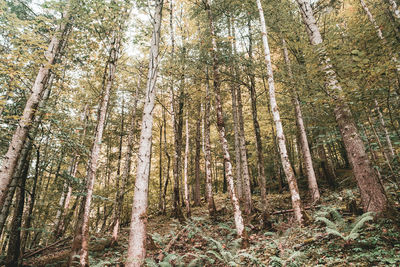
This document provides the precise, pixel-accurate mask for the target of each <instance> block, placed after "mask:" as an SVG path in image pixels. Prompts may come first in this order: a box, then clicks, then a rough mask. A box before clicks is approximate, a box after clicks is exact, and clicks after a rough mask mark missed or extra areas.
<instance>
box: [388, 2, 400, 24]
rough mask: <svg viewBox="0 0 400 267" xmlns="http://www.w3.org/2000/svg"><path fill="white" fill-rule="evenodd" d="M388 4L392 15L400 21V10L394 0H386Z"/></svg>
mask: <svg viewBox="0 0 400 267" xmlns="http://www.w3.org/2000/svg"><path fill="white" fill-rule="evenodd" d="M388 1H389V4H390V11H391V12H392V14H393V17H395V18H396V19H397V20H398V22H399V21H400V10H399V8H398V6H397V3H396V0H388Z"/></svg>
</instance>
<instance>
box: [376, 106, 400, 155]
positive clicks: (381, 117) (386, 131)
mask: <svg viewBox="0 0 400 267" xmlns="http://www.w3.org/2000/svg"><path fill="white" fill-rule="evenodd" d="M375 108H376V111H377V112H378V115H379V122H380V123H381V126H382V130H383V132H384V134H385V139H386V144H387V146H388V149H389V153H390V154H389V155H390V160H391V159H393V158H394V156H395V153H394V149H393V145H392V141H391V140H390V135H389V132H388V130H387V128H386V125H385V120H384V119H383V115H382V112H381V110H380V108H379V104H378V101H377V100H376V99H375Z"/></svg>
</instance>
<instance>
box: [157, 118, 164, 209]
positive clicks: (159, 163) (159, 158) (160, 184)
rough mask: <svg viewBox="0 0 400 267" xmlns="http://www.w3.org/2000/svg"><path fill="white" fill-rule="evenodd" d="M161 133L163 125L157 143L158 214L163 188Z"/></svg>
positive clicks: (160, 207)
mask: <svg viewBox="0 0 400 267" xmlns="http://www.w3.org/2000/svg"><path fill="white" fill-rule="evenodd" d="M162 133H163V124H161V125H160V140H159V143H158V149H159V151H158V152H159V153H158V169H159V170H158V175H159V176H158V209H159V212H160V213H162V206H163V204H162V188H163V179H162V177H163V165H162Z"/></svg>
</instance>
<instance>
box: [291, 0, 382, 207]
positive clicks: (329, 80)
mask: <svg viewBox="0 0 400 267" xmlns="http://www.w3.org/2000/svg"><path fill="white" fill-rule="evenodd" d="M296 1H297V3H298V5H299V7H300V11H301V15H302V18H303V22H304V24H305V25H306V29H307V33H308V35H309V39H310V42H311V44H312V45H313V46H314V47H315V49H316V52H317V54H318V56H319V59H320V63H321V66H322V69H323V71H324V73H325V78H326V88H327V91H328V94H329V95H330V96H331V98H332V99H333V101H334V103H335V108H334V113H335V117H336V122H337V124H338V126H339V129H340V133H341V134H342V137H343V141H344V144H345V147H346V151H347V155H348V157H349V161H350V164H351V166H352V169H353V173H354V176H355V178H356V180H357V184H358V187H359V189H360V192H361V201H362V206H363V209H364V211H375V212H381V211H384V210H385V209H386V208H387V205H388V201H387V198H386V195H385V192H384V189H383V187H382V185H381V184H380V183H379V179H378V177H377V176H376V173H375V172H374V170H373V168H372V166H371V163H370V161H369V159H368V156H367V154H366V153H365V147H364V144H363V142H362V140H361V138H360V135H359V133H358V130H357V127H356V124H355V121H354V118H353V115H352V113H351V110H350V107H349V106H348V104H347V103H346V101H345V99H344V98H343V97H342V96H341V94H342V93H341V92H342V87H341V85H340V84H339V82H338V79H337V75H336V72H335V70H334V69H333V66H332V63H331V60H330V58H329V56H328V55H327V54H326V52H325V49H324V46H323V41H322V37H321V34H320V31H319V29H318V26H317V24H316V20H315V18H314V14H313V11H312V9H311V5H310V3H309V2H308V1H306V0H296Z"/></svg>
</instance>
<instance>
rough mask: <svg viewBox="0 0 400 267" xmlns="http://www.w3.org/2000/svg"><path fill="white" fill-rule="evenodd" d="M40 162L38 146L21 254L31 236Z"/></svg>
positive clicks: (22, 235)
mask: <svg viewBox="0 0 400 267" xmlns="http://www.w3.org/2000/svg"><path fill="white" fill-rule="evenodd" d="M39 162H40V146H39V147H37V149H36V163H35V164H36V166H35V175H34V176H33V184H32V189H31V193H30V196H29V199H30V200H29V206H28V210H27V212H28V214H26V216H24V217H25V221H24V223H23V229H24V230H23V231H22V232H21V244H20V255H24V253H25V245H26V243H27V240H28V237H29V230H27V229H29V228H30V227H31V224H32V219H33V208H34V206H35V200H36V188H37V187H36V185H37V181H38V178H39Z"/></svg>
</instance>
